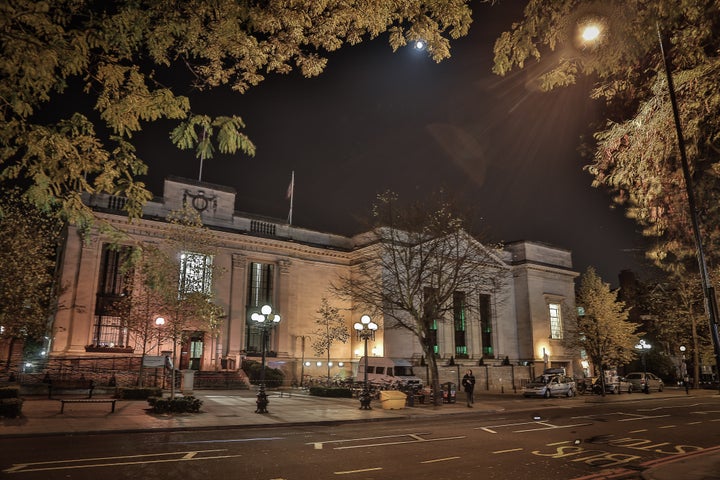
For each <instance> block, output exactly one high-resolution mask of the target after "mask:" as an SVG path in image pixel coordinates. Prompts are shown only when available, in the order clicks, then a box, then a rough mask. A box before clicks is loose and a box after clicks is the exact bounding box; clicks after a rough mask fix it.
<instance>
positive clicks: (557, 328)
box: [548, 303, 563, 340]
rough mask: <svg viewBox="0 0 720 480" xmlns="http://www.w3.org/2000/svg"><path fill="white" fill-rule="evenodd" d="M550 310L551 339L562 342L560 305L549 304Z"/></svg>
mask: <svg viewBox="0 0 720 480" xmlns="http://www.w3.org/2000/svg"><path fill="white" fill-rule="evenodd" d="M548 309H549V313H550V338H551V339H553V340H560V339H562V338H563V335H562V316H561V314H560V304H559V303H549V304H548Z"/></svg>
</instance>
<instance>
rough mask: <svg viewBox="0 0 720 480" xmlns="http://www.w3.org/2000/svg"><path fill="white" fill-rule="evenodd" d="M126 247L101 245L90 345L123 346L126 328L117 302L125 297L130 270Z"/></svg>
mask: <svg viewBox="0 0 720 480" xmlns="http://www.w3.org/2000/svg"><path fill="white" fill-rule="evenodd" d="M129 254H130V247H127V246H113V245H110V244H104V245H103V249H102V258H101V263H100V277H99V278H100V282H99V283H98V289H97V297H96V298H97V299H96V302H95V320H94V323H93V338H92V344H93V345H95V346H99V347H125V346H127V340H128V329H127V326H126V325H125V323H124V321H123V319H122V318H121V317H120V316H119V313H118V312H119V311H122V308H119V305H120V302H121V301H122V300H123V299H124V298H126V297H125V295H126V294H127V293H128V288H129V286H130V285H129V281H130V278H132V274H131V272H129V271H127V270H125V269H124V268H123V267H124V262H125V260H126V259H127V257H128V255H129Z"/></svg>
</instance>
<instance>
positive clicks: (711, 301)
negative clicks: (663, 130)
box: [581, 23, 720, 389]
mask: <svg viewBox="0 0 720 480" xmlns="http://www.w3.org/2000/svg"><path fill="white" fill-rule="evenodd" d="M656 28H657V35H658V43H659V45H660V53H661V55H662V59H663V67H664V70H665V79H666V80H667V87H668V95H669V97H670V105H671V107H672V112H673V119H674V121H675V133H676V136H677V146H678V150H679V152H680V166H681V168H682V173H683V178H684V180H685V193H686V196H687V206H688V210H689V213H690V223H691V224H692V232H693V240H694V242H695V248H696V254H697V262H698V269H699V272H700V282H701V284H702V289H703V296H704V298H705V306H706V308H705V311H706V313H707V316H708V324H709V326H710V336H711V338H712V342H713V351H714V354H715V366H716V368H717V370H718V373H720V325H719V323H720V310H719V309H718V303H717V298H716V296H715V287H714V286H713V283H712V281H711V279H710V275H709V273H708V267H707V263H706V261H705V249H704V247H703V241H702V235H701V233H700V220H699V219H698V213H697V206H696V201H695V191H694V190H693V183H692V181H693V180H692V176H691V174H690V166H689V163H688V159H687V152H686V149H685V138H684V137H683V131H682V126H681V124H680V112H679V109H678V104H677V97H676V95H675V83H674V81H673V76H672V71H671V70H672V68H671V67H672V65H671V59H670V56H669V55H668V52H666V50H665V41H664V39H663V35H662V33H661V31H660V24H659V23H658V24H656ZM601 33H602V30H601V28H600V27H599V26H598V24H596V23H588V24H587V25H586V26H585V27H584V28H583V29H582V32H581V36H582V38H583V39H587V40H589V41H591V42H597V41H598V39H599V38H600V34H601ZM718 388H719V389H720V384H718Z"/></svg>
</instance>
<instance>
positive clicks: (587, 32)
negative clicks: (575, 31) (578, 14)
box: [580, 23, 602, 42]
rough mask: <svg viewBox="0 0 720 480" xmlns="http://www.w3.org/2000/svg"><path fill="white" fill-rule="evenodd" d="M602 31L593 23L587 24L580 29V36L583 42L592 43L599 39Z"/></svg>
mask: <svg viewBox="0 0 720 480" xmlns="http://www.w3.org/2000/svg"><path fill="white" fill-rule="evenodd" d="M601 32H602V30H601V29H600V26H599V25H597V24H595V23H589V24H587V25H585V27H584V28H583V29H582V31H581V33H580V36H581V37H582V39H583V40H584V41H585V42H594V41H596V40H597V39H598V38H599V37H600V33H601Z"/></svg>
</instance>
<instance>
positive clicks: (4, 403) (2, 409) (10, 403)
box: [0, 398, 23, 418]
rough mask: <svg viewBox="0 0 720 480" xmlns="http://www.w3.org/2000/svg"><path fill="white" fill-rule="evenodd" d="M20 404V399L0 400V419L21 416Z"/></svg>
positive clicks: (21, 402) (21, 401)
mask: <svg viewBox="0 0 720 480" xmlns="http://www.w3.org/2000/svg"><path fill="white" fill-rule="evenodd" d="M22 404H23V400H22V398H4V399H2V400H0V417H5V418H15V417H19V416H20V415H21V414H22Z"/></svg>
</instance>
